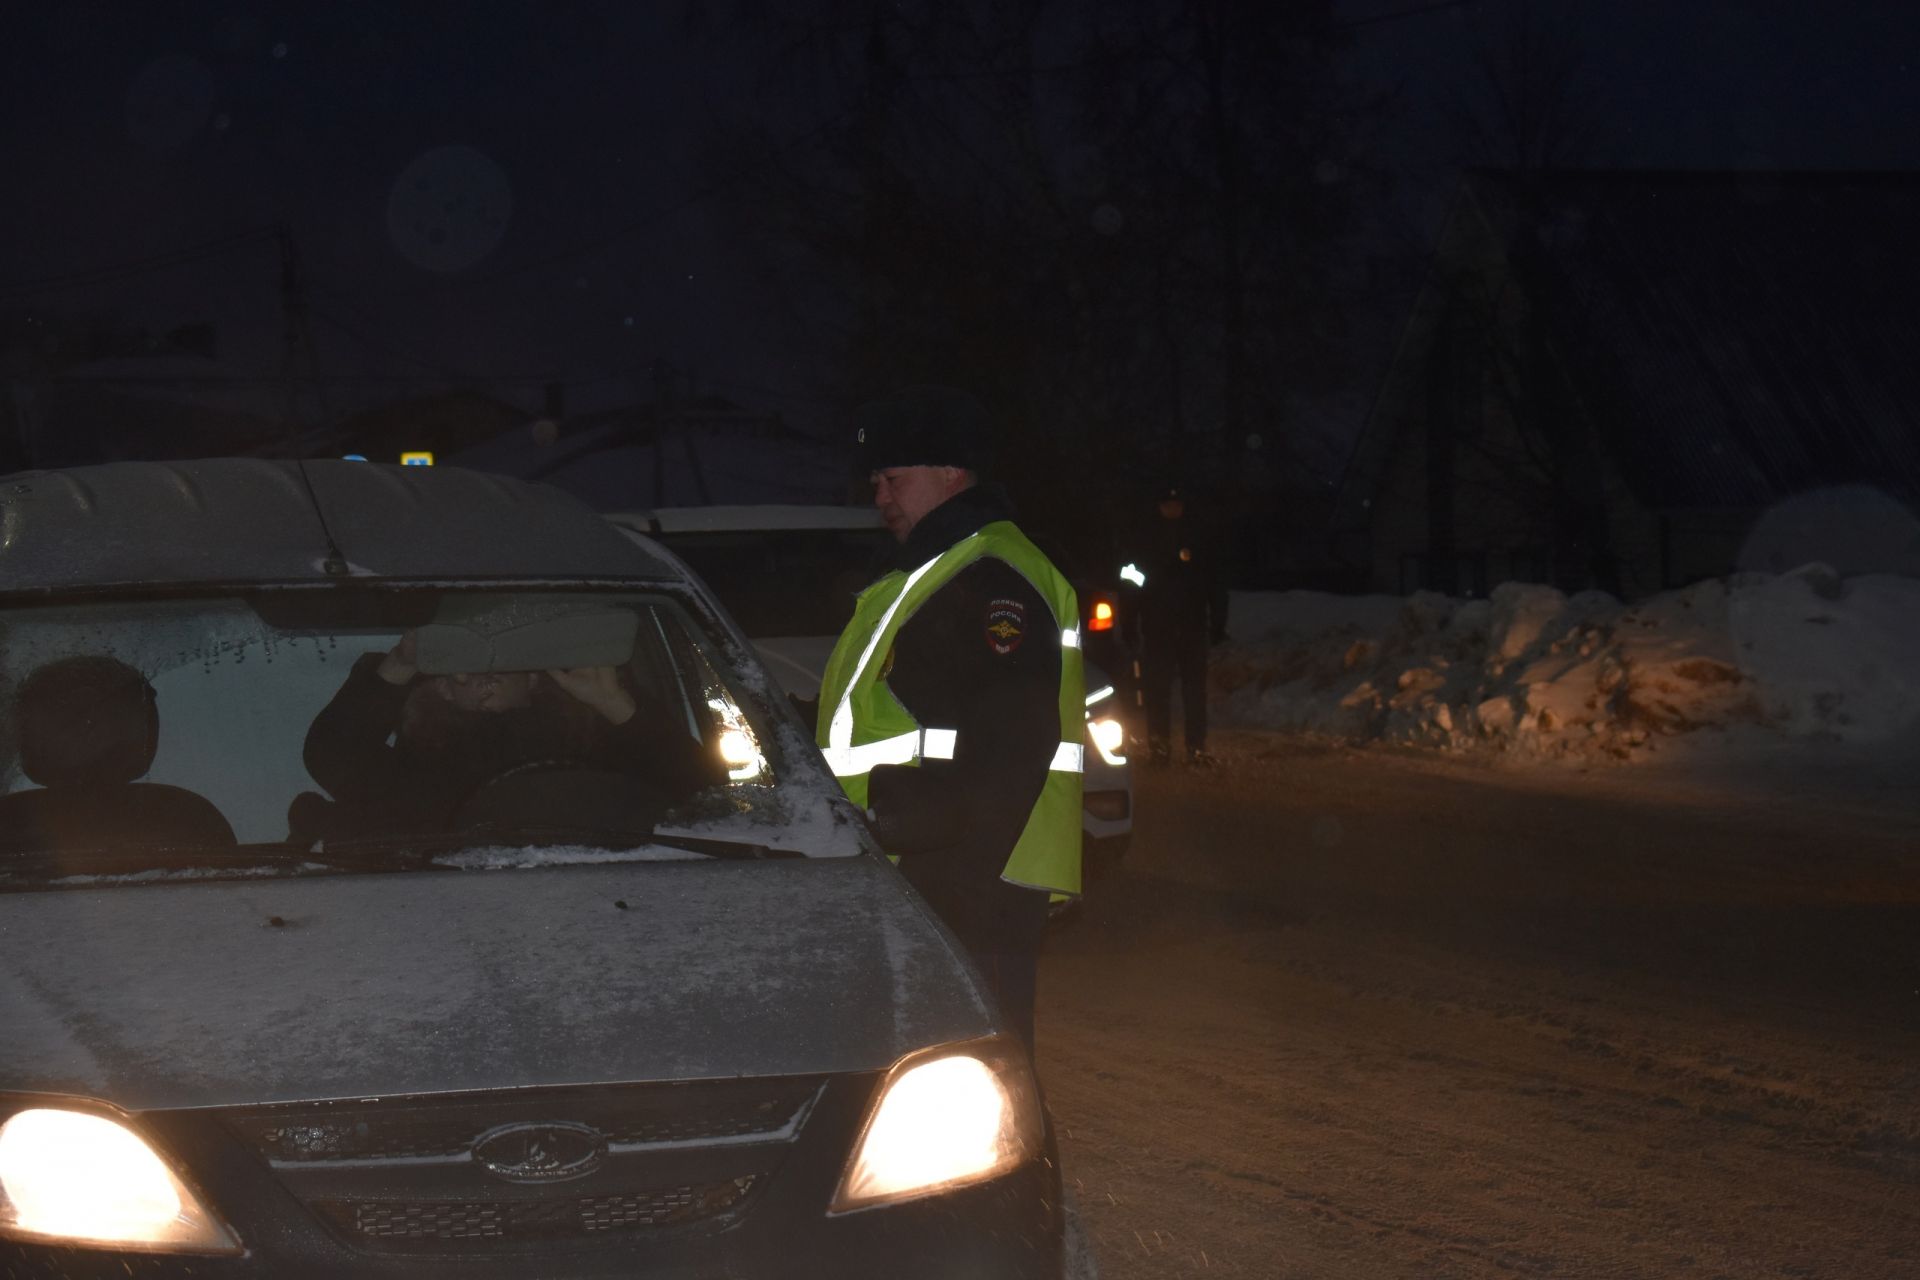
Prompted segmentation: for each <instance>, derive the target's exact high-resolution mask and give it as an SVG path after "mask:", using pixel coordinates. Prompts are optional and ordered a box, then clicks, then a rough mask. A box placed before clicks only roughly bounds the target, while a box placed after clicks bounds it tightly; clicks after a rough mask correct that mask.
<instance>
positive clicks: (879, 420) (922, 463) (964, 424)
mask: <svg viewBox="0 0 1920 1280" xmlns="http://www.w3.org/2000/svg"><path fill="white" fill-rule="evenodd" d="M854 423H855V426H856V427H857V428H858V430H857V432H856V436H855V442H856V444H857V445H858V447H859V450H860V460H861V463H862V465H863V466H864V467H865V468H866V469H867V470H868V471H884V470H886V469H887V468H888V467H965V468H966V469H967V470H969V471H973V472H983V471H985V470H986V469H987V466H988V464H989V463H990V462H991V460H992V446H991V443H990V439H989V432H988V429H987V412H986V410H985V409H983V408H982V407H981V406H980V402H979V401H977V400H975V399H974V398H973V397H972V396H970V395H968V394H967V393H966V392H964V391H957V390H955V389H954V388H952V387H935V386H916V387H904V388H902V389H901V390H899V391H897V392H895V393H894V394H893V395H891V396H888V397H887V398H885V399H883V400H875V401H873V402H872V403H870V404H865V405H862V406H861V407H860V409H859V411H858V412H857V413H856V414H855V415H854Z"/></svg>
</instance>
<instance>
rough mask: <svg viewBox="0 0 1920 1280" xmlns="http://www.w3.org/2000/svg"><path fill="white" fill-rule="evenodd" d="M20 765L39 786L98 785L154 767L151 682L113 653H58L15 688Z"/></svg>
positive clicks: (155, 716) (155, 717)
mask: <svg viewBox="0 0 1920 1280" xmlns="http://www.w3.org/2000/svg"><path fill="white" fill-rule="evenodd" d="M15 711H16V715H15V723H16V724H17V725H18V726H19V732H20V767H21V770H22V771H23V772H24V773H25V774H26V775H27V777H28V778H29V779H30V780H32V781H34V782H36V783H39V784H40V785H41V786H43V787H105V786H118V785H120V784H122V783H127V782H132V781H134V780H135V779H136V778H139V777H140V776H141V775H143V774H145V773H146V772H147V770H148V769H150V768H152V767H153V753H154V751H155V749H156V748H157V747H158V746H159V743H160V716H159V712H158V711H157V710H156V708H155V706H154V695H153V686H152V685H150V684H148V683H147V679H146V677H145V676H143V675H141V674H140V673H139V672H138V671H136V670H134V669H133V668H132V667H130V666H128V665H127V664H126V663H124V662H121V661H120V660H119V659H117V658H107V657H100V656H92V655H88V656H82V657H75V658H61V659H60V660H58V661H57V662H49V663H48V664H46V665H45V666H43V667H40V668H39V669H37V670H35V671H34V672H33V674H32V675H29V676H28V677H27V678H26V680H25V681H23V682H22V683H21V685H20V689H19V692H18V693H17V694H16V695H15Z"/></svg>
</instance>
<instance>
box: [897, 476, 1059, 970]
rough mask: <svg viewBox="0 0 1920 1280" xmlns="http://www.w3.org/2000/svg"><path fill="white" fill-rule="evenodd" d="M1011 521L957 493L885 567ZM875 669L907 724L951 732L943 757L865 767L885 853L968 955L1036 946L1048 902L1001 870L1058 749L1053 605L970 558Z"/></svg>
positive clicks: (991, 493) (972, 492)
mask: <svg viewBox="0 0 1920 1280" xmlns="http://www.w3.org/2000/svg"><path fill="white" fill-rule="evenodd" d="M1012 514H1013V512H1012V507H1011V504H1010V503H1009V502H1008V500H1007V498H1006V496H1005V495H1004V494H1003V493H1002V492H1001V491H1000V490H999V489H998V488H996V487H984V486H975V487H974V488H972V489H968V490H967V491H965V492H964V493H960V494H956V495H955V496H954V497H952V498H949V499H948V500H947V501H946V502H944V503H942V504H941V505H940V506H938V507H936V508H934V509H933V510H932V511H930V512H928V513H927V515H926V516H924V517H923V518H922V519H921V521H920V523H919V524H917V525H915V526H914V529H913V532H912V533H911V534H909V535H908V536H907V540H906V541H905V542H904V543H902V544H901V545H900V546H899V547H898V548H897V549H896V553H895V560H894V564H893V565H890V566H888V567H889V568H892V567H898V568H902V569H906V570H909V571H911V570H912V569H915V568H918V567H919V566H920V565H922V564H925V563H926V562H927V561H929V560H931V559H933V558H934V557H935V556H938V555H939V554H940V553H941V552H943V551H945V550H946V549H947V548H948V547H951V546H952V545H953V544H954V543H956V542H958V541H960V540H961V539H962V538H965V537H968V536H969V535H971V534H973V533H975V532H976V531H978V530H979V529H980V528H981V527H982V526H983V525H987V524H990V523H992V522H993V521H995V520H1008V519H1011V518H1012ZM882 661H883V662H885V663H889V664H891V666H890V668H883V669H884V670H886V681H887V685H888V687H889V688H890V689H891V690H892V692H893V695H894V697H895V698H897V699H898V700H899V701H900V704H901V705H902V706H903V707H905V708H906V709H907V711H908V712H909V713H911V714H912V716H913V718H914V719H915V720H917V721H918V722H919V723H920V724H921V725H922V726H924V727H926V728H930V729H931V728H941V729H954V730H957V731H958V738H957V739H956V746H955V750H954V757H953V759H952V760H925V761H922V762H921V763H920V764H919V765H918V766H915V767H904V766H902V767H894V766H884V765H883V766H881V767H878V768H876V769H874V771H873V773H872V776H871V779H870V781H869V784H868V788H869V789H868V804H869V807H870V808H871V810H872V812H873V815H874V819H875V823H876V826H877V828H878V830H879V834H880V843H881V845H882V847H883V848H885V849H886V851H887V852H888V853H890V854H895V855H897V856H898V857H899V859H900V870H901V872H902V873H903V874H904V875H905V876H906V877H907V879H908V881H909V882H911V883H912V884H913V886H914V888H916V889H918V890H919V891H920V893H921V895H922V896H923V897H925V898H926V899H927V902H928V903H929V905H931V906H932V907H933V909H934V911H935V912H936V913H937V914H938V915H939V916H940V918H941V919H942V920H943V921H945V922H946V924H947V927H948V928H950V929H952V930H953V931H954V932H955V933H956V934H958V935H959V937H960V940H961V941H962V942H964V943H966V944H967V946H969V947H970V948H973V949H975V950H1002V949H1011V950H1023V949H1031V948H1037V947H1038V946H1039V945H1040V935H1041V934H1042V932H1043V931H1044V930H1045V927H1046V917H1047V895H1046V894H1045V893H1042V892H1039V891H1036V890H1033V889H1027V888H1022V887H1018V886H1015V885H1011V884H1008V883H1006V882H1005V881H1003V880H1002V879H1001V878H1000V872H1001V870H1002V869H1003V868H1004V867H1005V866H1006V863H1007V858H1008V857H1009V855H1011V853H1012V852H1013V847H1014V845H1015V844H1016V843H1018V841H1019V839H1020V832H1021V830H1022V828H1024V827H1025V825H1026V822H1027V818H1028V815H1029V814H1031V813H1032V812H1033V806H1034V803H1035V801H1036V800H1038V798H1039V795H1040V789H1041V787H1042V786H1043V785H1044V784H1045V783H1046V780H1047V772H1048V769H1049V768H1050V767H1051V765H1052V762H1053V757H1054V752H1055V751H1056V749H1057V748H1058V747H1059V744H1060V709H1059V696H1060V634H1059V626H1058V624H1057V623H1056V622H1055V621H1054V617H1053V613H1052V610H1051V609H1049V608H1048V606H1047V602H1046V600H1045V599H1044V598H1043V597H1042V596H1041V594H1040V593H1039V591H1037V590H1035V588H1034V587H1033V585H1032V584H1031V583H1029V582H1028V581H1027V580H1026V578H1025V577H1023V576H1021V574H1020V573H1019V572H1018V571H1016V570H1015V569H1014V568H1013V567H1012V566H1010V565H1008V564H1007V563H1006V562H1005V561H1003V560H995V559H991V558H987V559H982V560H978V561H976V562H974V563H973V564H971V565H969V566H967V567H966V568H965V569H963V570H961V571H960V572H959V573H957V574H955V575H954V577H953V578H952V579H951V580H950V581H949V582H948V583H947V584H946V585H945V586H943V587H941V588H940V589H939V590H938V591H937V592H935V593H934V595H933V596H932V597H931V598H930V599H928V600H927V602H926V603H925V604H923V605H922V606H921V607H920V610H919V612H917V613H915V614H914V615H913V617H912V618H910V619H909V620H908V622H907V624H906V625H905V626H904V627H902V628H901V630H900V633H899V635H898V636H897V637H896V639H895V642H894V646H893V652H892V653H891V654H890V655H888V656H887V657H885V658H883V659H882Z"/></svg>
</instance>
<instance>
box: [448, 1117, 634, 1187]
mask: <svg viewBox="0 0 1920 1280" xmlns="http://www.w3.org/2000/svg"><path fill="white" fill-rule="evenodd" d="M606 1157H607V1140H606V1138H605V1137H603V1136H602V1135H601V1133H600V1131H599V1130H597V1129H589V1128H588V1127H587V1126H586V1125H583V1124H568V1123H565V1122H558V1123H553V1124H508V1125H502V1126H500V1127H499V1128H498V1129H492V1130H489V1131H488V1132H486V1133H483V1134H481V1135H480V1138H479V1140H478V1141H476V1142H475V1143H474V1144H473V1158H474V1160H475V1161H476V1162H477V1163H478V1164H479V1165H480V1167H481V1168H482V1169H485V1170H486V1171H487V1172H488V1173H490V1174H492V1175H493V1176H494V1177H496V1178H505V1179H506V1180H507V1181H508V1182H560V1181H563V1180H565V1179H567V1178H579V1177H583V1176H585V1175H586V1174H589V1173H592V1172H593V1171H594V1170H595V1169H598V1168H599V1167H600V1162H601V1161H602V1160H604V1159H606Z"/></svg>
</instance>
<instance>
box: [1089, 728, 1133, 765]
mask: <svg viewBox="0 0 1920 1280" xmlns="http://www.w3.org/2000/svg"><path fill="white" fill-rule="evenodd" d="M1087 736H1088V737H1090V738H1092V739H1093V745H1094V749H1095V750H1097V751H1099V753H1100V758H1101V759H1102V760H1105V761H1106V762H1107V763H1108V764H1111V765H1122V764H1125V763H1126V762H1127V758H1126V757H1125V756H1123V755H1121V754H1120V748H1121V746H1122V745H1124V744H1125V742H1126V740H1127V731H1126V728H1125V727H1124V726H1123V725H1121V723H1120V721H1119V720H1118V719H1116V718H1114V717H1113V716H1102V717H1100V718H1099V719H1098V720H1089V721H1088V722H1087Z"/></svg>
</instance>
